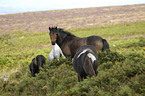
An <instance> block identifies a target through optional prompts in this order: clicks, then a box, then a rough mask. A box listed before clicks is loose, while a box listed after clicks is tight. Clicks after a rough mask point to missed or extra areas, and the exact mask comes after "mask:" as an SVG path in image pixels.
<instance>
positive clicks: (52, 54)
mask: <svg viewBox="0 0 145 96" xmlns="http://www.w3.org/2000/svg"><path fill="white" fill-rule="evenodd" d="M61 56H63V57H64V55H63V53H62V51H61V49H60V47H59V46H58V45H57V43H55V45H54V46H53V49H52V50H51V52H50V53H49V56H48V60H49V61H50V60H53V59H58V58H60V57H61ZM58 60H59V59H58Z"/></svg>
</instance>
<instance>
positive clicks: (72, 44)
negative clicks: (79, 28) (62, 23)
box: [49, 27, 109, 60]
mask: <svg viewBox="0 0 145 96" xmlns="http://www.w3.org/2000/svg"><path fill="white" fill-rule="evenodd" d="M49 31H50V33H49V35H50V38H51V43H52V45H54V44H55V43H57V44H58V46H59V47H60V48H61V50H62V52H63V54H64V55H65V57H66V58H68V59H69V60H72V58H73V57H74V55H75V53H76V51H77V49H78V48H79V47H80V46H82V45H92V46H94V47H95V48H96V49H97V50H98V51H99V50H102V51H104V50H106V49H109V44H108V42H107V41H106V40H105V39H103V38H101V37H99V36H89V37H85V38H79V37H77V36H75V35H73V34H71V33H69V32H67V31H64V30H63V29H61V28H57V27H49Z"/></svg>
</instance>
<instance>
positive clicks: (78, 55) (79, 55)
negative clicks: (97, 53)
mask: <svg viewBox="0 0 145 96" xmlns="http://www.w3.org/2000/svg"><path fill="white" fill-rule="evenodd" d="M86 51H88V49H85V50H83V51H82V52H81V53H80V54H79V55H78V57H77V58H79V57H80V56H81V55H82V54H84V53H85V52H86Z"/></svg>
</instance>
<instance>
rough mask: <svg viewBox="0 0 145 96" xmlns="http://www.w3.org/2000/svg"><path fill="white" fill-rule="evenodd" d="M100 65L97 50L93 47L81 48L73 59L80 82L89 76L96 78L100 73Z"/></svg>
mask: <svg viewBox="0 0 145 96" xmlns="http://www.w3.org/2000/svg"><path fill="white" fill-rule="evenodd" d="M98 63H99V62H98V54H97V50H96V48H95V47H93V46H91V45H83V46H81V47H80V48H79V49H78V50H77V52H76V54H75V56H74V59H73V67H74V69H75V71H76V72H77V73H78V81H82V80H83V79H85V78H86V77H87V76H89V77H92V76H93V75H94V76H96V75H97V73H98V71H97V67H98Z"/></svg>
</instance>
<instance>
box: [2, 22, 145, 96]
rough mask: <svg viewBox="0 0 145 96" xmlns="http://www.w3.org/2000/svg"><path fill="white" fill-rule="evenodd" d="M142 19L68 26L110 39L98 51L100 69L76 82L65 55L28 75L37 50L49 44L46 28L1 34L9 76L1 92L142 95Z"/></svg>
mask: <svg viewBox="0 0 145 96" xmlns="http://www.w3.org/2000/svg"><path fill="white" fill-rule="evenodd" d="M144 26H145V22H144V21H142V22H135V23H126V24H119V25H109V26H104V27H88V28H76V29H69V30H67V31H69V32H71V33H73V34H74V35H76V36H79V37H86V36H89V35H99V36H101V37H103V38H108V37H112V38H114V39H111V40H108V42H109V44H110V47H111V52H110V53H106V52H99V62H100V64H99V68H98V70H99V74H98V76H97V77H93V78H88V79H86V80H84V81H83V82H80V83H78V82H77V75H76V72H75V71H74V69H73V67H72V63H71V62H69V61H68V60H67V59H60V61H57V60H54V61H51V62H49V61H47V63H46V65H45V69H41V72H40V73H39V74H37V76H36V78H33V77H31V75H30V71H29V68H28V65H29V64H30V62H31V60H32V59H33V58H34V57H35V56H36V55H39V54H42V55H44V56H45V57H46V58H47V57H48V55H49V52H50V51H51V49H52V47H50V38H49V34H48V32H36V33H25V32H19V31H17V32H16V31H14V32H13V31H12V32H9V33H5V34H1V35H0V73H1V74H0V76H4V75H9V76H10V77H9V81H7V82H4V81H3V80H1V83H0V95H2V96H7V95H36V96H39V95H48V96H54V95H55V96H60V95H61V96H62V95H66V96H68V95H69V96H70V95H75V96H76V95H77V96H78V95H88V96H96V95H97V96H104V95H107V96H108V95H113V96H132V95H136V96H143V95H144V94H145V93H144V92H145V87H144V84H145V82H144V78H145V38H144V37H132V38H126V39H115V38H116V37H126V36H130V35H144V34H145V31H144V30H145V27H144Z"/></svg>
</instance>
